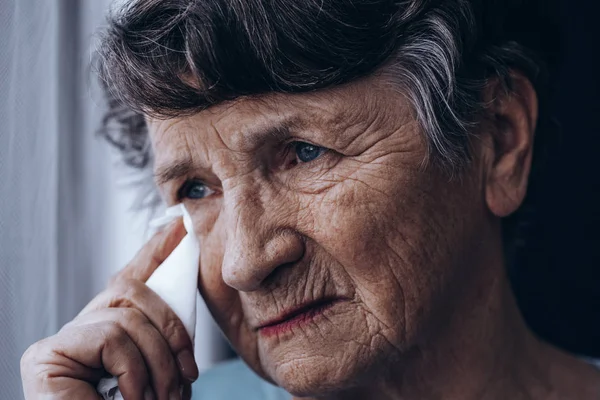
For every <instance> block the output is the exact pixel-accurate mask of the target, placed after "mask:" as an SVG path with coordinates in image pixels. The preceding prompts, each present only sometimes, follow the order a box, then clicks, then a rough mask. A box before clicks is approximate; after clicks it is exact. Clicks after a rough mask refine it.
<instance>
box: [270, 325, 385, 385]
mask: <svg viewBox="0 0 600 400" xmlns="http://www.w3.org/2000/svg"><path fill="white" fill-rule="evenodd" d="M301 336H302V335H301ZM311 339H312V340H311ZM378 342H379V341H378V340H374V341H372V342H371V343H370V344H369V345H362V344H359V343H365V342H359V341H355V339H354V338H347V339H346V340H344V341H342V340H339V339H338V338H335V336H334V335H333V334H331V333H330V334H329V335H328V334H327V332H323V335H321V336H320V337H319V338H318V340H317V338H316V337H310V335H309V337H308V338H303V337H299V338H296V340H289V338H288V341H287V342H282V343H279V344H280V345H281V346H273V347H271V348H264V347H262V348H261V351H260V358H261V360H260V363H261V367H262V370H263V371H264V373H265V374H266V375H267V376H268V378H269V380H270V381H272V382H274V383H275V384H277V385H278V386H280V387H282V388H283V389H285V390H286V391H287V392H288V393H290V394H292V395H293V396H297V397H318V396H323V395H326V394H332V393H339V392H343V391H346V390H349V389H352V388H355V387H357V386H363V385H364V386H366V385H367V384H368V383H369V382H370V381H372V380H373V379H374V378H375V377H377V376H378V375H380V373H381V369H382V368H385V367H384V366H385V365H387V360H389V355H390V354H391V351H392V350H391V349H389V348H388V347H387V345H388V344H387V343H385V344H384V343H378ZM367 343H368V342H367Z"/></svg>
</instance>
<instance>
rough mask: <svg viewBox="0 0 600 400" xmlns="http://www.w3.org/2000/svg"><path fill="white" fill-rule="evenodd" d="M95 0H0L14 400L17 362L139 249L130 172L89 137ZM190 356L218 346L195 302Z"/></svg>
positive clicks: (5, 250) (3, 261) (3, 350)
mask: <svg viewBox="0 0 600 400" xmlns="http://www.w3.org/2000/svg"><path fill="white" fill-rule="evenodd" d="M107 3H108V1H107V0H87V1H86V0H0V388H2V398H3V399H7V400H8V399H21V398H22V397H23V395H22V389H21V382H20V375H19V360H20V357H21V354H22V353H23V351H25V349H26V348H27V347H28V346H29V345H30V344H32V343H33V342H35V341H37V340H39V339H41V338H43V337H46V336H49V335H52V334H54V333H55V332H56V331H57V330H58V329H59V328H60V327H61V326H62V325H63V324H64V323H66V322H67V321H69V320H70V319H72V318H73V317H74V316H75V315H76V314H77V313H78V312H79V310H80V309H81V308H82V307H83V306H84V305H85V304H86V303H87V302H88V301H89V300H90V299H91V298H92V297H93V296H94V295H95V294H96V293H98V292H99V291H100V290H102V288H103V287H104V286H105V284H106V281H107V280H108V277H109V276H110V275H112V274H113V273H114V272H115V271H117V270H118V269H119V268H121V267H122V266H123V265H125V264H126V263H127V261H128V260H129V259H130V258H131V257H132V256H133V254H134V253H135V252H136V251H137V250H138V248H139V247H140V246H141V245H142V244H143V242H144V241H145V233H146V224H147V221H148V215H147V213H143V212H134V211H132V210H131V205H132V204H133V201H134V198H135V196H136V193H135V188H131V187H127V185H126V184H125V183H124V182H126V181H128V180H131V179H130V176H129V175H130V174H131V173H130V172H129V171H127V169H126V168H125V167H123V166H120V165H118V162H117V160H118V155H117V154H115V153H114V151H112V149H110V148H109V147H108V145H106V144H105V143H104V142H102V141H101V140H100V139H99V138H98V137H97V136H96V135H95V131H96V130H97V128H98V126H99V122H100V118H101V117H102V101H101V100H102V98H101V94H100V91H99V90H98V88H97V86H96V85H95V81H94V77H93V73H91V72H90V67H89V65H90V57H91V49H92V48H93V46H94V44H95V42H97V40H96V39H95V36H94V34H95V33H96V32H97V30H98V28H99V27H100V26H101V24H102V23H104V15H105V11H106V9H107ZM199 314H200V315H199V317H198V321H199V323H198V332H197V334H196V337H197V345H196V350H197V360H198V362H199V364H200V367H201V368H202V369H203V368H206V367H208V366H209V365H210V364H211V363H212V362H214V361H215V360H217V359H219V358H221V357H222V355H223V352H224V346H223V342H222V341H221V339H220V336H219V334H218V333H217V331H216V328H215V326H214V325H213V323H212V321H211V319H210V318H209V316H208V314H207V311H206V309H205V308H204V306H203V304H202V303H201V302H200V308H199Z"/></svg>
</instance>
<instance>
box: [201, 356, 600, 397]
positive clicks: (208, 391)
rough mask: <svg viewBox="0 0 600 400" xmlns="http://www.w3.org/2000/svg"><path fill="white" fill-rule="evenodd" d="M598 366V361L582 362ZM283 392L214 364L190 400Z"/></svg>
mask: <svg viewBox="0 0 600 400" xmlns="http://www.w3.org/2000/svg"><path fill="white" fill-rule="evenodd" d="M586 361H588V362H590V363H591V364H593V365H596V366H598V367H600V360H592V359H586ZM291 398H292V396H291V395H290V394H289V393H287V392H286V391H285V390H283V389H281V388H279V387H277V386H273V385H271V384H270V383H268V382H266V381H264V380H263V379H261V378H259V377H258V375H256V374H255V373H254V372H253V371H252V370H251V369H250V368H249V367H248V366H247V365H246V364H245V363H244V362H243V361H241V360H239V359H237V360H233V361H227V362H224V363H221V364H218V365H217V366H216V367H214V368H211V369H209V370H208V371H206V372H204V373H203V374H202V375H200V378H198V380H197V381H196V382H195V383H194V385H193V389H192V400H237V399H244V400H290V399H291Z"/></svg>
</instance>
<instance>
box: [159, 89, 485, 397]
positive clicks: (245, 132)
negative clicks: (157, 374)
mask: <svg viewBox="0 0 600 400" xmlns="http://www.w3.org/2000/svg"><path fill="white" fill-rule="evenodd" d="M148 123H149V127H150V131H151V137H152V142H153V146H154V151H155V155H156V160H155V172H156V179H157V183H158V185H159V188H160V190H161V193H162V195H163V196H164V198H165V199H166V200H167V202H168V203H170V204H175V203H177V202H180V201H181V202H183V203H184V204H185V205H186V207H187V209H188V210H189V211H190V213H191V215H192V218H193V220H194V224H195V231H196V234H197V235H198V237H199V239H200V241H201V260H200V263H201V264H200V265H201V273H200V278H199V281H198V286H199V289H200V291H201V293H202V295H203V296H204V298H205V300H206V302H207V304H208V306H209V308H210V310H211V312H212V313H213V315H214V317H215V318H216V320H217V322H218V323H219V325H220V327H221V328H222V329H223V331H224V333H225V334H226V336H227V337H228V338H229V340H230V341H231V343H232V345H233V346H234V347H235V349H236V350H237V351H238V353H239V354H240V355H241V356H242V357H243V358H244V360H245V361H246V362H247V363H248V364H249V365H250V366H251V367H252V368H254V369H255V370H256V371H257V372H258V373H259V374H261V375H262V376H263V377H266V378H267V379H270V380H272V381H274V382H276V383H277V384H279V385H281V386H283V387H284V388H285V389H287V390H288V391H289V392H291V393H293V394H296V395H310V394H313V393H317V392H318V393H323V392H325V391H329V390H331V391H334V390H340V389H343V388H348V387H351V386H357V385H360V384H361V383H366V381H368V380H370V379H376V378H375V377H376V376H377V375H378V374H380V373H381V372H382V370H383V369H385V368H386V366H389V365H391V363H392V362H393V361H397V360H401V359H402V357H403V356H405V355H406V354H409V352H410V351H411V350H414V349H416V348H418V347H419V345H420V342H421V341H423V340H429V339H430V338H431V337H433V336H434V335H436V334H437V333H436V332H438V328H439V326H440V324H443V320H444V316H447V315H448V312H449V310H451V309H453V308H454V307H455V303H456V302H457V301H459V300H457V299H459V298H460V292H461V288H463V287H464V286H465V285H467V284H468V281H469V279H470V269H473V266H474V265H476V264H477V261H476V258H477V257H479V254H480V253H481V251H480V248H479V247H483V246H482V245H481V246H480V245H473V243H482V242H484V241H485V235H486V233H485V232H486V229H485V228H484V227H485V226H486V223H487V222H486V218H487V217H486V211H485V207H484V201H483V198H484V195H483V190H482V188H481V182H480V180H479V178H478V177H479V175H480V174H479V173H477V172H476V171H473V170H471V172H468V173H466V174H465V175H464V176H462V177H461V178H460V179H459V178H455V179H449V178H448V177H447V175H445V174H442V173H441V172H440V171H439V170H438V169H436V168H434V167H427V168H426V167H424V160H425V157H426V143H425V141H424V138H423V135H422V133H421V132H420V131H419V127H418V125H417V123H416V121H415V119H414V116H413V113H412V109H411V107H410V106H409V104H408V102H407V101H406V100H405V99H404V98H403V97H402V96H401V95H400V94H398V92H397V90H395V89H394V88H393V87H391V86H388V85H386V84H385V83H384V82H383V81H381V78H369V79H365V80H362V81H359V82H354V83H352V84H349V85H345V86H342V87H338V88H335V89H331V90H326V91H320V92H315V93H309V94H294V95H290V94H269V95H264V96H261V97H253V98H246V99H240V100H237V101H234V102H230V103H227V104H222V105H219V106H215V107H213V108H211V109H209V110H206V111H202V112H200V113H198V114H196V115H193V116H190V117H182V118H175V119H169V120H157V119H148Z"/></svg>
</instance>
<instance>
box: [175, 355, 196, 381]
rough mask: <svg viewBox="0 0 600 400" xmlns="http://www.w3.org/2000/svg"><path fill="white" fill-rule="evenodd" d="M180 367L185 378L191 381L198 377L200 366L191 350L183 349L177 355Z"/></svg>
mask: <svg viewBox="0 0 600 400" xmlns="http://www.w3.org/2000/svg"><path fill="white" fill-rule="evenodd" d="M177 362H178V363H179V369H181V374H182V375H183V377H184V378H185V379H187V380H188V381H190V382H193V381H195V380H196V379H198V366H197V365H196V361H195V360H194V355H193V354H192V353H191V352H190V351H189V350H183V351H182V352H180V353H179V354H178V355H177Z"/></svg>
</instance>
